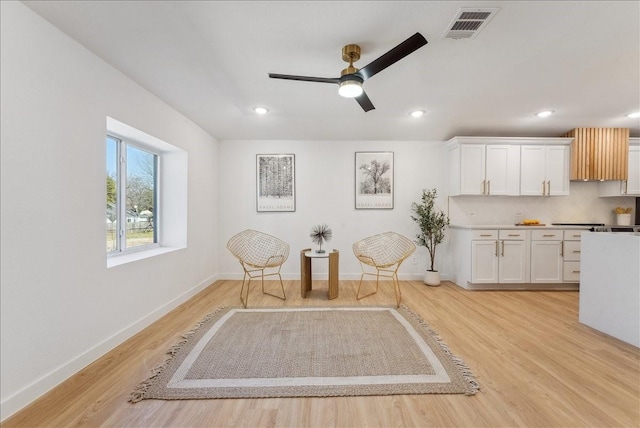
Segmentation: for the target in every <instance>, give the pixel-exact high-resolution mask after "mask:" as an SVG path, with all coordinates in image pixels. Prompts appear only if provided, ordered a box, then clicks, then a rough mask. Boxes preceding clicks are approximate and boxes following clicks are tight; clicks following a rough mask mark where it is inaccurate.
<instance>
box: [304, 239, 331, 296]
mask: <svg viewBox="0 0 640 428" xmlns="http://www.w3.org/2000/svg"><path fill="white" fill-rule="evenodd" d="M339 255H340V253H339V252H338V250H333V251H330V252H327V253H316V252H315V251H314V250H312V249H311V248H306V249H304V250H302V251H300V283H301V285H300V287H301V289H300V292H301V294H302V297H303V298H306V297H307V292H308V291H311V282H312V279H311V278H312V273H311V259H329V290H328V292H327V296H328V297H329V300H331V299H335V298H336V297H338V282H339V279H338V271H339V268H338V265H339V258H338V257H339Z"/></svg>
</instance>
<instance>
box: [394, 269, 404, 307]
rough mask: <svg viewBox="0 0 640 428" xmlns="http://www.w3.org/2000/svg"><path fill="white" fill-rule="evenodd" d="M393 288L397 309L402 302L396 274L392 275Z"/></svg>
mask: <svg viewBox="0 0 640 428" xmlns="http://www.w3.org/2000/svg"><path fill="white" fill-rule="evenodd" d="M393 288H394V289H395V292H396V307H397V308H399V307H400V302H402V291H401V290H400V281H399V280H398V274H397V273H396V272H394V273H393Z"/></svg>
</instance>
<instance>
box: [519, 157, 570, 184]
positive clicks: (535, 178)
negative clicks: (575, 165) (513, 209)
mask: <svg viewBox="0 0 640 428" xmlns="http://www.w3.org/2000/svg"><path fill="white" fill-rule="evenodd" d="M569 155H570V146H569V145H523V146H522V147H521V149H520V194H521V195H523V196H561V195H568V194H569V167H570V157H569Z"/></svg>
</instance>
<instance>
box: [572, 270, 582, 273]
mask: <svg viewBox="0 0 640 428" xmlns="http://www.w3.org/2000/svg"><path fill="white" fill-rule="evenodd" d="M572 272H573V273H580V271H579V270H574V271H572Z"/></svg>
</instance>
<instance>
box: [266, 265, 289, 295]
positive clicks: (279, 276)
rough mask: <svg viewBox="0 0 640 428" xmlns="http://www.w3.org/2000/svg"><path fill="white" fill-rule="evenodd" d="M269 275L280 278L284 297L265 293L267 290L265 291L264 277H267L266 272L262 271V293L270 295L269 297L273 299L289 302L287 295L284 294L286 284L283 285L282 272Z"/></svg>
mask: <svg viewBox="0 0 640 428" xmlns="http://www.w3.org/2000/svg"><path fill="white" fill-rule="evenodd" d="M269 275H278V278H280V288H282V297H280V296H278V295H277V294H273V293H269V292H268V291H265V289H264V277H265V275H264V270H263V271H262V276H261V277H262V293H263V294H268V295H269V296H272V297H277V298H278V299H280V300H287V295H286V294H285V292H284V284H283V283H282V276H281V275H280V272H278V273H270V274H267V276H269Z"/></svg>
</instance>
